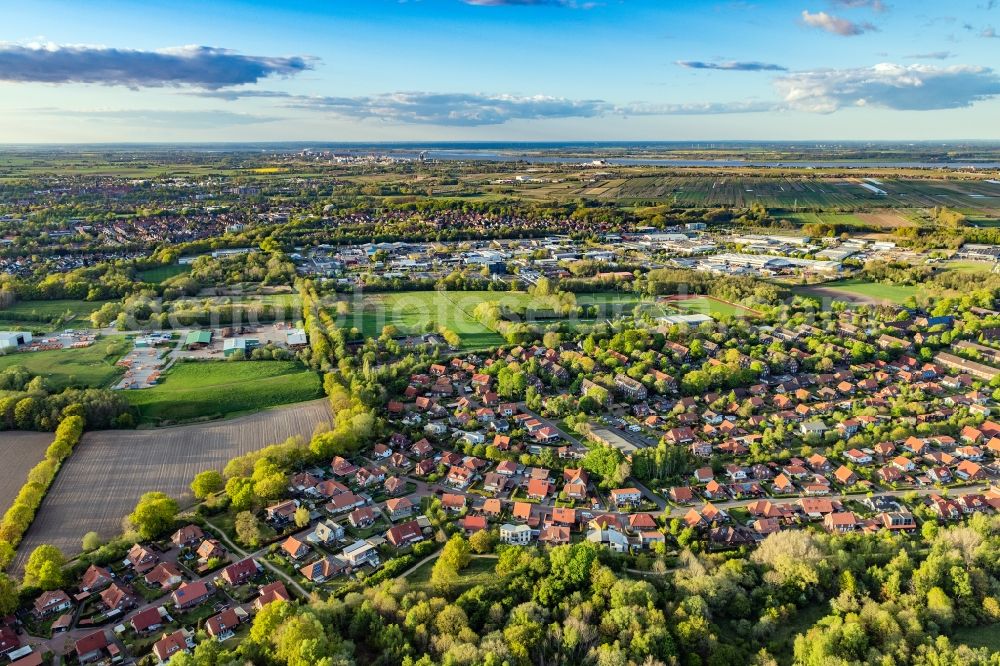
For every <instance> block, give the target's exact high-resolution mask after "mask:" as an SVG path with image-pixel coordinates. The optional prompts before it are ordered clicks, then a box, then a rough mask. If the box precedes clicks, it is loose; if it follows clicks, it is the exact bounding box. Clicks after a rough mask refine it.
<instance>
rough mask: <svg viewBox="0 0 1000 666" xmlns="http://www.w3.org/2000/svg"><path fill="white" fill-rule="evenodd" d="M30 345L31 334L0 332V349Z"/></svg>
mask: <svg viewBox="0 0 1000 666" xmlns="http://www.w3.org/2000/svg"><path fill="white" fill-rule="evenodd" d="M28 344H31V333H28V332H27V331H0V349H7V350H10V349H16V348H18V347H20V346H21V345H28Z"/></svg>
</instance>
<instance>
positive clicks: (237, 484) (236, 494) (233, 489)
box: [226, 476, 257, 511]
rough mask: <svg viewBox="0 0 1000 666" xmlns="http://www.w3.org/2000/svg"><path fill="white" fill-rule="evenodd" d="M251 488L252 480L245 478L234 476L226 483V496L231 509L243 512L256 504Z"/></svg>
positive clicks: (255, 496) (255, 497)
mask: <svg viewBox="0 0 1000 666" xmlns="http://www.w3.org/2000/svg"><path fill="white" fill-rule="evenodd" d="M253 486H254V484H253V479H251V478H249V477H246V476H234V477H233V478H231V479H229V480H228V481H226V496H227V497H228V498H229V503H230V505H231V506H232V507H233V509H235V510H236V511H244V510H246V509H249V508H250V507H252V506H253V505H254V504H256V503H257V495H255V494H254V491H253Z"/></svg>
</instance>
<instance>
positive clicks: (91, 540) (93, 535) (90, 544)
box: [81, 532, 101, 552]
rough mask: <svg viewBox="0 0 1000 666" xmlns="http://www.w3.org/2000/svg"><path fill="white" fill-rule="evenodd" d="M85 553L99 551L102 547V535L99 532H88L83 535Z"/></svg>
mask: <svg viewBox="0 0 1000 666" xmlns="http://www.w3.org/2000/svg"><path fill="white" fill-rule="evenodd" d="M81 545H82V546H83V550H84V552H90V551H92V550H97V549H98V548H100V547H101V535H100V534H98V533H97V532H87V533H86V534H84V535H83V541H82V544H81Z"/></svg>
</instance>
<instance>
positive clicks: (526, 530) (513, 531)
mask: <svg viewBox="0 0 1000 666" xmlns="http://www.w3.org/2000/svg"><path fill="white" fill-rule="evenodd" d="M500 541H502V542H504V543H509V544H513V545H515V546H526V545H528V544H529V543H531V528H530V527H528V526H527V525H511V524H510V523H504V524H503V525H501V526H500Z"/></svg>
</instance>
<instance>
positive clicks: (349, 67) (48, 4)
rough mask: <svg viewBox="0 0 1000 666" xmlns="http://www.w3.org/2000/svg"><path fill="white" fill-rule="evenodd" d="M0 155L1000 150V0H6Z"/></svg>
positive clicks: (1, 1) (0, 8)
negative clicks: (527, 148)
mask: <svg viewBox="0 0 1000 666" xmlns="http://www.w3.org/2000/svg"><path fill="white" fill-rule="evenodd" d="M0 16H2V17H3V20H2V21H0V143H36V142H37V143H83V142H181V141H191V142H205V141H234V142H236V141H317V142H319V141H563V140H566V141H571V140H595V141H597V140H606V141H613V140H623V141H644V140H645V141H654V140H677V141H687V140H691V141H706V140H818V141H823V140H831V141H833V140H1000V122H997V119H998V118H1000V72H998V71H997V68H1000V0H948V1H947V2H946V1H943V0H794V1H793V0H788V1H786V0H757V1H756V2H754V1H747V2H739V1H737V2H713V1H712V0H603V1H602V0H594V1H591V0H322V1H320V2H304V1H296V0H289V1H283V2H270V1H267V2H265V1H252V0H241V1H237V0H213V1H212V2H187V1H185V0H144V1H143V2H108V1H102V0H91V1H88V2H86V3H83V2H78V1H65V0H31V1H30V2H25V1H24V0H17V1H11V0H0Z"/></svg>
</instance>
